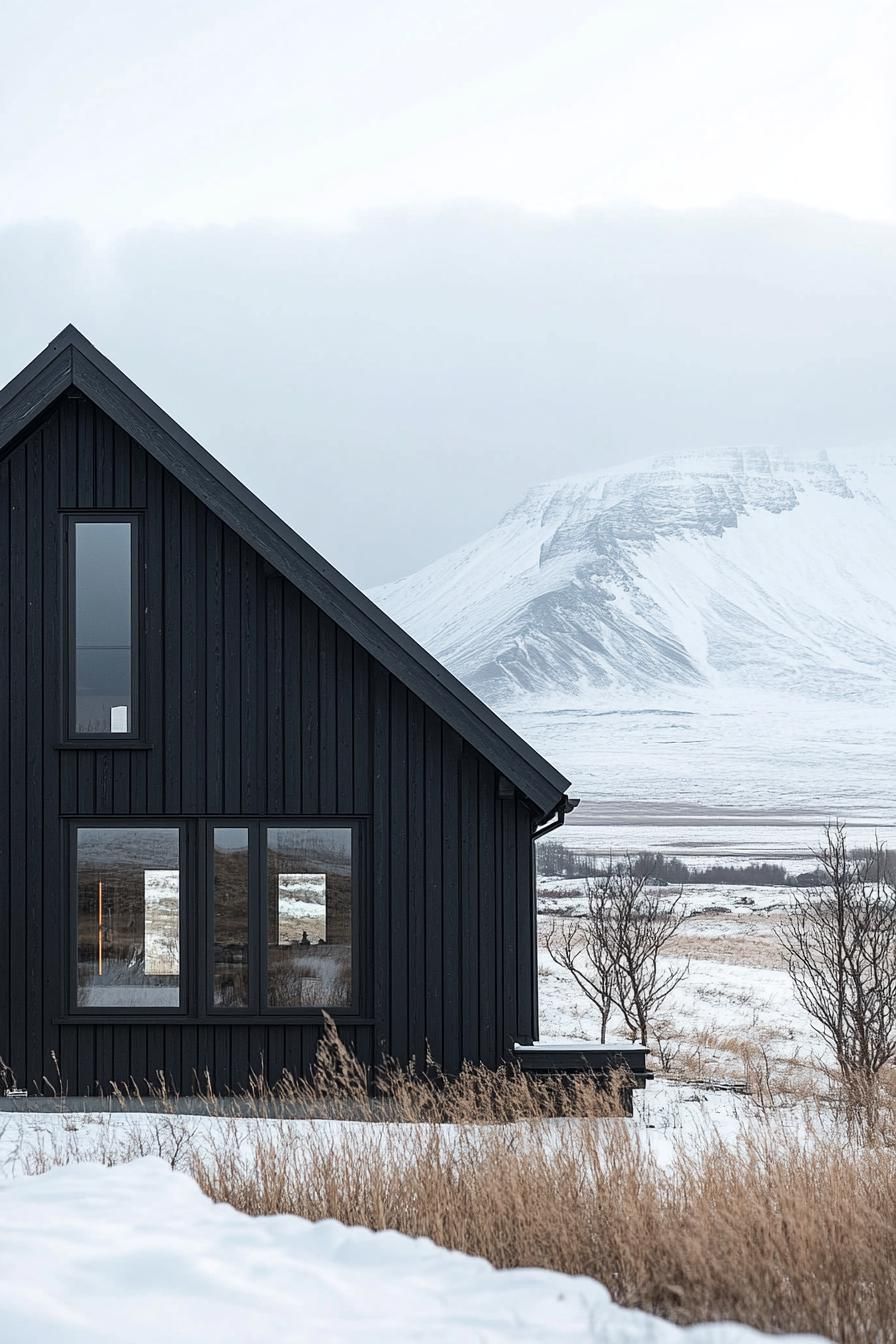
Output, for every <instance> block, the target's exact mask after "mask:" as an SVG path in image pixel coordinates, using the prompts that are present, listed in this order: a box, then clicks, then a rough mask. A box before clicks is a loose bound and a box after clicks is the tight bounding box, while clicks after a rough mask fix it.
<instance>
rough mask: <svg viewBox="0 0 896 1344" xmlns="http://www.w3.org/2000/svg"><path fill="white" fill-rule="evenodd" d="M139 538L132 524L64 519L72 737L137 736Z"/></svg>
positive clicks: (133, 522)
mask: <svg viewBox="0 0 896 1344" xmlns="http://www.w3.org/2000/svg"><path fill="white" fill-rule="evenodd" d="M136 532H137V525H136V522H135V520H133V519H121V518H84V517H77V516H73V517H72V518H71V519H70V520H69V547H70V562H69V563H70V569H69V575H70V584H71V600H70V607H71V626H70V629H71V630H72V634H73V641H72V643H73V657H72V660H71V664H70V682H71V694H70V704H69V726H70V729H71V731H73V732H74V733H75V734H77V735H86V736H90V737H105V736H108V735H111V734H117V733H127V734H133V733H134V732H135V723H136V708H137V706H136V700H137V676H136V670H137V657H136V652H137V650H136V639H135V620H134V615H135V607H136V603H135V600H134V592H135V583H134V578H135V572H136V566H135V564H134V557H135V552H136V542H137V537H136Z"/></svg>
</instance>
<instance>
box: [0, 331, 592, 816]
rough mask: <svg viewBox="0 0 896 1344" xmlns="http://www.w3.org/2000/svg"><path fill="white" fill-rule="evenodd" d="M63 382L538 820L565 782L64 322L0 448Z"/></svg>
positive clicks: (21, 391)
mask: <svg viewBox="0 0 896 1344" xmlns="http://www.w3.org/2000/svg"><path fill="white" fill-rule="evenodd" d="M69 388H76V389H77V390H78V391H79V392H82V393H83V394H84V396H86V397H88V398H89V399H90V400H91V401H92V402H94V404H95V405H97V406H98V407H99V408H100V409H101V410H102V411H105V412H106V414H107V415H108V416H110V417H111V419H113V420H114V421H115V422H116V424H118V425H120V426H121V428H122V429H124V430H125V431H126V432H127V433H128V434H130V436H131V437H132V438H133V439H135V440H136V441H137V443H139V444H140V445H141V446H142V447H143V448H144V449H145V450H146V451H147V452H148V453H151V454H152V456H153V457H154V458H156V460H157V461H158V462H160V463H161V465H162V466H163V467H165V469H166V470H167V471H170V472H171V474H172V475H173V476H175V477H176V478H177V479H178V480H179V481H180V482H181V484H182V485H184V486H185V487H186V488H187V489H188V490H191V491H192V492H193V493H194V494H195V495H196V496H197V498H198V499H200V500H201V501H202V502H203V504H205V505H206V506H207V507H208V508H209V509H211V510H212V511H213V512H214V513H215V514H217V516H218V517H220V518H221V519H223V521H224V522H225V523H227V525H228V526H229V527H231V528H232V529H233V530H234V532H236V533H237V534H238V535H239V536H240V537H242V538H243V540H244V541H246V542H247V543H248V544H249V545H250V546H252V547H254V548H255V550H256V551H258V553H259V554H260V555H261V556H263V558H264V559H265V560H266V561H267V562H268V563H269V564H270V565H272V566H273V567H274V568H275V569H276V570H278V571H279V572H280V573H281V574H282V575H283V576H284V577H285V578H286V579H288V580H289V582H290V583H293V584H295V586H296V587H297V588H299V589H300V590H301V591H302V592H303V593H305V594H306V595H307V596H308V597H309V598H310V599H311V600H312V601H313V602H315V603H316V604H317V605H318V606H319V607H320V608H321V610H322V611H324V612H326V613H327V615H328V616H330V617H331V618H332V620H334V621H335V622H336V624H337V625H339V626H341V627H342V628H343V629H344V630H346V631H347V633H348V634H349V635H351V637H352V638H353V639H355V640H356V641H357V642H358V643H359V644H360V645H361V646H362V647H363V648H364V649H366V650H367V652H368V653H369V654H370V655H371V657H373V658H375V659H377V660H378V661H379V662H380V663H382V664H383V666H384V667H386V668H388V670H389V671H390V672H391V673H392V674H393V675H394V676H395V677H397V678H398V680H399V681H401V682H403V683H404V684H405V685H406V686H407V687H408V688H409V689H410V690H412V691H413V692H414V694H415V695H417V696H418V697H419V698H420V700H422V701H423V703H424V704H426V705H428V706H429V708H430V709H432V710H433V711H434V712H435V713H436V714H438V715H439V716H440V717H441V718H442V719H443V720H444V721H445V722H446V723H448V724H449V725H450V726H451V727H452V728H454V729H455V730H456V731H457V732H458V733H459V734H460V735H461V737H463V738H464V739H465V740H466V741H468V742H470V743H471V745H472V746H474V747H475V748H476V749H477V751H480V752H481V753H482V755H483V756H485V757H486V759H487V760H489V761H491V762H492V764H493V765H494V766H495V767H496V769H498V770H499V771H500V772H501V773H502V774H504V775H506V776H507V778H508V779H510V780H512V782H513V783H514V785H515V786H516V787H517V789H519V791H520V792H521V793H522V794H523V795H524V796H525V797H526V798H527V799H528V800H529V801H530V802H531V803H532V804H534V806H535V809H536V811H537V813H538V814H539V815H540V816H542V817H544V816H547V815H549V814H551V813H553V812H554V811H555V810H556V809H557V806H558V804H559V803H560V801H561V800H562V799H563V798H564V796H565V794H566V790H567V788H568V787H569V780H567V779H565V778H564V776H563V775H561V774H560V772H559V771H558V770H555V769H554V767H553V766H552V765H550V764H549V763H548V762H547V761H546V760H544V759H543V757H541V756H540V755H539V754H538V752H536V751H535V750H534V749H533V748H532V747H530V746H529V744H528V742H526V741H524V740H523V738H521V737H520V736H519V735H518V734H517V733H515V732H514V731H513V729H511V728H509V727H508V725H507V724H506V723H505V722H504V721H503V719H501V718H500V717H499V716H498V715H497V714H495V713H494V712H493V711H492V710H490V709H489V708H488V706H487V705H485V704H483V702H482V701H481V700H480V699H478V697H477V696H475V695H474V694H473V692H472V691H470V690H469V689H468V688H467V687H466V686H464V685H463V683H462V682H460V681H458V679H457V678H456V677H455V676H453V675H452V673H450V672H449V671H448V670H447V668H445V667H444V666H443V665H442V664H441V663H440V662H439V661H438V660H437V659H436V658H434V657H433V656H432V654H430V653H427V651H426V650H425V649H424V648H423V647H422V645H420V644H418V643H417V642H416V640H414V639H412V638H411V636H410V635H409V634H408V633H407V631H405V630H403V629H402V628H401V627H400V626H399V625H396V623H395V622H394V621H393V620H392V619H391V618H390V617H389V616H387V615H386V613H385V612H384V611H382V610H381V609H380V608H379V607H378V606H376V604H375V603H374V602H371V600H370V598H368V597H367V596H366V595H365V594H364V593H362V592H361V590H360V589H359V588H356V587H355V585H354V584H352V583H350V582H349V580H348V579H346V578H345V576H344V575H342V574H340V573H339V571H338V570H337V569H335V568H334V567H333V566H332V565H331V564H330V563H329V562H328V561H327V560H325V559H324V558H323V556H321V555H320V554H319V553H318V552H317V551H315V550H314V548H313V547H311V546H309V545H308V543H307V542H306V541H304V540H303V539H302V538H301V537H300V536H299V535H298V534H297V533H296V532H294V531H293V530H292V528H291V527H289V526H287V524H286V523H285V522H284V521H283V519H282V518H279V517H278V516H277V514H275V513H274V512H273V511H272V510H271V509H269V508H268V507H267V505H266V504H263V503H262V501H261V500H260V499H258V498H257V496H255V495H253V494H252V492H251V491H250V490H248V489H247V488H246V486H245V485H243V484H242V482H241V481H239V480H238V479H237V478H236V477H235V476H234V475H233V474H232V473H231V472H229V471H228V470H227V469H226V467H223V466H222V465H221V463H220V462H218V461H217V460H216V459H215V458H214V457H212V455H211V454H210V453H208V452H207V451H206V450H205V449H204V448H203V447H202V445H201V444H199V443H197V441H196V440H195V439H194V438H192V437H191V436H190V435H189V434H188V433H187V432H186V431H185V430H184V429H182V428H181V427H180V425H178V424H177V423H176V422H175V421H174V420H172V419H171V417H170V416H169V415H167V414H166V413H165V412H164V411H163V410H162V409H161V407H159V406H157V405H156V404H155V402H154V401H152V400H151V399H150V398H149V397H148V396H147V395H146V394H145V393H144V392H142V391H141V390H140V388H139V387H137V385H136V384H135V383H132V382H131V380H130V379H129V378H127V377H126V376H125V375H124V374H123V373H122V372H121V370H120V369H118V368H116V366H115V365H114V364H113V363H112V362H111V360H109V359H107V358H106V357H105V355H103V354H101V353H100V351H99V350H97V349H96V347H95V346H93V345H91V344H90V342H89V341H88V340H87V339H86V338H85V337H84V336H82V335H81V333H80V332H79V331H78V330H77V328H76V327H72V326H68V327H66V328H65V330H64V331H62V332H60V334H59V335H58V336H57V337H56V339H55V340H54V341H51V343H50V344H49V345H48V346H47V348H46V350H44V351H43V353H42V354H40V355H38V356H37V358H36V359H34V360H32V361H31V363H30V364H29V365H28V366H27V367H26V368H25V369H23V370H22V372H21V373H20V374H18V375H17V376H16V377H15V378H13V379H12V381H11V382H10V383H8V384H7V385H6V387H5V388H3V389H2V391H0V454H2V453H3V452H4V451H5V450H6V449H7V448H8V447H10V446H11V445H12V444H14V443H15V442H17V441H18V440H19V439H20V438H21V437H22V436H23V435H25V434H26V433H27V432H28V429H29V427H30V426H31V425H33V424H34V422H35V421H36V420H37V419H38V418H39V417H40V416H42V415H43V414H44V413H45V412H46V411H48V410H49V409H50V408H51V406H52V405H53V403H54V402H55V401H56V400H57V399H58V398H59V397H61V396H62V395H63V394H64V393H65V392H66V391H67V390H68V389H69Z"/></svg>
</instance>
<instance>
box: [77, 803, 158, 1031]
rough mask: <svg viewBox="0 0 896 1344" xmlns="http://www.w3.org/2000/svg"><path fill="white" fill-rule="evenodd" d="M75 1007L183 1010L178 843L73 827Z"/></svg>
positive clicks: (151, 834)
mask: <svg viewBox="0 0 896 1344" xmlns="http://www.w3.org/2000/svg"><path fill="white" fill-rule="evenodd" d="M77 834H78V841H77V884H78V1006H79V1007H81V1008H177V1007H178V1006H179V1004H180V836H179V833H178V831H177V830H176V829H174V828H164V829H163V828H154V827H139V828H136V827H135V828H129V827H118V826H115V827H108V828H98V827H88V826H80V827H78V833H77Z"/></svg>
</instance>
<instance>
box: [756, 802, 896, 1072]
mask: <svg viewBox="0 0 896 1344" xmlns="http://www.w3.org/2000/svg"><path fill="white" fill-rule="evenodd" d="M817 857H818V860H819V863H820V866H821V871H822V872H823V874H824V879H823V883H822V884H820V885H818V886H815V887H809V888H804V889H799V890H798V893H797V895H796V898H795V904H794V906H793V907H792V909H791V911H790V912H789V913H788V916H787V917H786V919H785V921H784V924H783V926H782V927H781V929H780V930H779V932H778V938H779V941H780V944H781V949H782V952H783V956H784V962H785V965H786V967H787V970H788V972H789V973H790V977H791V979H792V981H793V986H794V991H795V993H796V997H797V999H798V1000H799V1002H800V1003H801V1004H802V1006H803V1007H804V1008H805V1010H806V1012H807V1013H808V1014H809V1016H810V1017H811V1019H812V1022H813V1024H814V1026H815V1029H816V1030H817V1031H818V1033H819V1034H820V1035H821V1037H822V1038H823V1040H824V1041H825V1042H826V1043H827V1044H828V1045H829V1046H830V1048H831V1050H832V1051H833V1053H834V1056H835V1058H836V1061H837V1067H838V1068H839V1070H840V1074H841V1076H842V1078H843V1080H844V1082H845V1083H846V1084H847V1085H848V1086H849V1087H850V1088H852V1089H853V1090H854V1091H855V1092H856V1094H857V1095H858V1093H859V1092H861V1091H862V1090H867V1089H868V1087H869V1084H870V1083H871V1081H872V1080H873V1079H874V1078H875V1077H876V1076H877V1075H878V1074H879V1073H880V1071H881V1069H882V1068H883V1067H884V1066H885V1065H887V1064H889V1063H890V1062H891V1061H892V1060H893V1059H894V1057H896V886H894V882H893V879H892V877H891V876H890V868H889V865H888V863H887V859H886V854H885V851H884V847H883V846H882V845H877V846H875V847H874V848H873V849H871V850H868V851H865V852H860V853H858V854H857V853H852V854H851V853H850V852H849V850H848V849H847V844H846V832H845V830H844V828H843V826H841V825H834V826H828V827H827V828H826V829H825V842H824V845H823V847H822V849H821V851H820V852H819V854H818V856H817Z"/></svg>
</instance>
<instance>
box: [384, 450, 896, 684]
mask: <svg viewBox="0 0 896 1344" xmlns="http://www.w3.org/2000/svg"><path fill="white" fill-rule="evenodd" d="M372 596H373V597H374V599H375V600H376V601H377V602H379V603H380V604H381V605H382V606H383V607H384V608H385V609H386V610H387V611H388V612H389V613H390V615H392V616H393V617H394V618H395V619H396V620H397V621H398V622H400V624H402V625H403V626H405V627H406V628H407V629H408V630H409V631H410V632H411V633H412V634H413V635H415V636H416V637H417V638H418V639H419V640H420V641H421V642H422V643H423V644H425V645H426V647H427V648H429V649H430V650H431V651H432V652H433V653H434V654H435V655H436V656H437V657H439V658H440V659H442V660H443V661H444V662H445V663H446V664H447V665H448V666H449V667H450V668H451V669H452V670H453V671H454V672H456V673H457V674H458V675H459V676H460V677H461V678H462V680H464V681H465V682H466V683H467V684H468V685H469V686H471V687H472V688H473V689H474V690H475V691H477V692H478V693H479V694H480V695H482V696H483V697H484V698H485V699H487V700H488V701H490V702H491V703H492V704H495V705H498V706H507V705H510V704H513V703H519V702H521V701H525V702H528V703H530V704H534V703H539V704H542V705H544V704H548V703H553V704H560V703H579V704H589V703H590V704H595V703H599V701H600V698H601V696H600V695H599V694H597V693H599V692H600V693H602V694H603V695H606V694H607V693H608V692H610V691H612V692H625V693H643V692H648V693H650V692H656V691H657V690H659V689H663V688H664V689H668V690H671V689H672V688H677V689H679V690H683V689H686V688H692V689H697V688H704V689H709V688H718V689H720V690H724V689H726V688H735V687H744V688H750V689H755V690H764V689H768V690H777V691H784V692H787V691H798V692H799V693H800V694H801V695H809V696H813V697H814V696H819V697H822V698H825V699H828V698H831V699H857V698H862V697H867V696H873V695H875V694H876V693H877V692H886V691H888V690H889V688H890V687H891V686H892V685H894V684H896V453H876V454H867V453H852V454H848V453H843V454H824V453H815V454H793V453H784V452H780V451H773V450H765V449H750V450H733V449H732V450H724V451H719V452H714V453H711V454H699V455H680V456H674V457H657V458H652V459H649V460H645V461H642V462H638V463H635V464H632V465H626V466H623V467H618V468H615V469H611V470H607V471H603V472H600V473H598V474H596V475H588V476H579V477H570V478H567V479H565V480H559V481H553V482H550V483H548V484H545V485H540V486H537V487H536V488H535V489H533V490H531V491H530V492H529V493H528V494H527V495H526V497H525V498H524V499H523V500H522V501H521V503H520V504H519V505H517V507H516V508H514V509H512V510H511V511H510V512H509V513H508V514H507V515H506V517H504V518H503V519H502V520H501V522H500V523H498V525H497V526H496V527H494V528H493V529H492V530H491V531H490V532H487V533H486V534H485V535H484V536H483V537H481V538H480V539H479V540H478V541H476V542H474V543H472V544H471V545H468V546H464V547H462V548H460V549H459V550H457V551H455V552H453V553H452V554H450V555H447V556H445V557H444V558H443V559H441V560H438V561H436V562H435V563H434V564H431V565H429V566H427V568H425V569H423V570H421V571H420V572H419V573H417V574H414V575H412V576H410V577H409V578H406V579H403V580H401V581H399V582H397V583H392V584H388V585H386V586H384V587H381V588H379V589H377V590H375V591H374V593H373V594H372Z"/></svg>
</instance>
